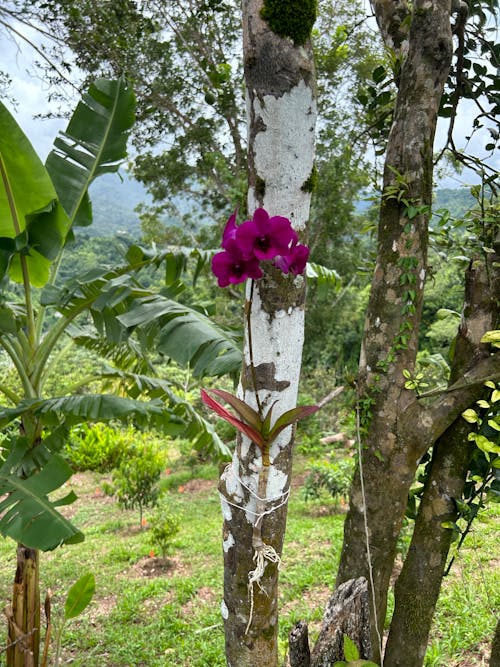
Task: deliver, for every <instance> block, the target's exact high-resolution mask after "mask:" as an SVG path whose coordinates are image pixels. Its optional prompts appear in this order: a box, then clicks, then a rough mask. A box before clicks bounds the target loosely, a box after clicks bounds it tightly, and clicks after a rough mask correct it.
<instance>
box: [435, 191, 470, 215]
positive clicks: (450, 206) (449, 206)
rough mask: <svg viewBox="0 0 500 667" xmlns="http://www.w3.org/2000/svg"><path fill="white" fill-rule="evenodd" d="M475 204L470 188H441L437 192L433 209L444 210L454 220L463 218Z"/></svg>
mask: <svg viewBox="0 0 500 667" xmlns="http://www.w3.org/2000/svg"><path fill="white" fill-rule="evenodd" d="M475 203H476V200H475V199H474V197H473V196H472V195H471V193H470V188H439V189H437V190H436V194H435V198H434V204H433V209H434V211H439V209H440V208H444V209H446V210H447V211H449V212H450V214H451V216H452V217H453V218H461V217H463V216H464V215H465V213H467V211H469V210H470V209H471V208H472V207H473V206H474V204H475Z"/></svg>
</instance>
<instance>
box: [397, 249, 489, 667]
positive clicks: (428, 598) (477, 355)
mask: <svg viewBox="0 0 500 667" xmlns="http://www.w3.org/2000/svg"><path fill="white" fill-rule="evenodd" d="M498 266H499V263H498V256H496V255H493V254H491V253H488V254H487V255H486V257H485V258H484V259H483V258H479V257H478V258H476V259H475V260H474V261H473V262H471V265H470V267H469V269H468V271H467V276H466V284H465V299H464V303H465V304H466V307H465V308H464V312H463V314H462V322H461V324H460V328H459V332H458V335H457V338H456V340H455V352H454V356H453V364H452V371H451V377H450V384H453V383H454V382H455V381H457V380H458V379H459V378H461V377H462V376H463V375H464V374H465V373H466V371H467V370H468V369H469V368H470V367H471V366H472V365H474V364H475V363H477V361H478V360H479V359H481V358H487V357H489V354H490V350H489V345H484V344H483V345H482V344H481V342H480V339H481V337H482V335H483V334H484V332H485V331H488V330H490V329H493V328H495V325H496V321H497V317H498V295H499V294H500V271H499V269H498ZM469 431H470V426H469V425H468V424H467V423H466V422H465V420H464V419H462V417H458V419H457V420H456V421H455V422H454V423H453V424H452V426H451V427H450V428H449V429H448V430H447V431H446V432H445V433H444V434H443V436H441V438H440V439H439V440H438V442H437V443H436V444H435V445H434V449H433V454H432V462H431V468H430V471H429V473H428V476H427V480H426V485H425V489H424V494H423V497H422V500H421V503H420V506H419V511H418V515H417V519H416V521H415V527H414V530H413V536H412V540H411V544H410V548H409V551H408V555H407V557H406V559H405V562H404V565H403V569H402V571H401V574H400V575H399V578H398V580H397V582H396V586H395V609H394V614H393V618H392V622H391V628H390V632H389V637H388V640H387V646H386V652H385V656H384V665H385V667H403V666H404V667H421V666H422V665H423V662H424V658H425V652H426V648H427V642H428V637H429V631H430V628H431V623H432V618H433V616H434V610H435V607H436V603H437V600H438V597H439V592H440V588H441V581H442V579H443V575H444V569H445V565H446V561H447V558H448V552H449V548H450V543H451V536H452V532H451V530H450V529H448V528H443V525H442V524H443V522H446V521H455V520H456V518H457V516H458V512H457V506H456V503H455V499H460V498H461V496H462V492H463V488H464V484H465V480H466V477H467V471H468V467H469V461H470V456H471V454H472V452H473V451H474V448H475V445H474V444H471V443H470V442H468V441H467V434H468V432H469Z"/></svg>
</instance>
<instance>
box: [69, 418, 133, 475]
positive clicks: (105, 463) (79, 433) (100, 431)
mask: <svg viewBox="0 0 500 667" xmlns="http://www.w3.org/2000/svg"><path fill="white" fill-rule="evenodd" d="M136 439H137V434H136V433H135V431H134V429H133V428H132V427H129V428H128V429H127V430H124V429H117V428H114V427H112V426H107V425H106V424H92V425H90V426H87V425H82V426H78V427H77V428H75V429H73V431H72V432H71V438H70V442H69V443H68V445H67V446H66V449H65V453H66V456H67V458H68V460H69V463H70V465H71V467H72V468H73V470H95V471H97V472H110V471H111V470H113V469H114V468H116V467H118V465H119V464H120V462H121V460H122V458H123V456H124V454H125V453H126V452H127V451H128V450H129V449H130V448H131V447H132V445H133V444H134V442H135V440H136Z"/></svg>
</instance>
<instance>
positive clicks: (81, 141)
mask: <svg viewBox="0 0 500 667" xmlns="http://www.w3.org/2000/svg"><path fill="white" fill-rule="evenodd" d="M134 109H135V98H134V94H133V92H132V90H131V88H130V87H129V86H128V84H127V83H126V82H125V80H124V79H123V78H121V79H118V80H115V81H112V80H109V79H98V80H97V81H96V82H95V83H93V84H92V85H91V86H90V88H89V91H88V93H87V94H85V95H84V96H83V98H82V100H81V101H80V102H79V104H78V106H77V107H76V109H75V112H74V114H73V116H72V118H71V120H70V122H69V124H68V127H67V128H66V132H63V133H61V134H60V135H59V136H58V137H57V139H56V140H55V142H54V149H53V150H52V152H51V153H50V154H49V156H48V158H47V162H46V167H47V170H48V172H49V174H50V176H51V178H52V182H53V183H54V186H55V188H56V191H57V193H58V195H59V199H60V201H61V203H62V205H63V207H64V210H65V211H66V212H67V214H68V216H69V218H70V220H71V224H72V225H73V224H74V225H80V226H87V225H90V224H91V222H92V210H91V205H90V199H89V196H88V188H89V186H90V184H91V183H92V181H93V180H94V178H96V177H97V176H100V175H101V174H105V173H109V172H115V171H117V170H118V167H119V165H120V162H121V161H123V160H124V159H125V158H126V156H127V140H128V136H129V132H130V129H131V127H132V125H133V123H134V119H135V118H134Z"/></svg>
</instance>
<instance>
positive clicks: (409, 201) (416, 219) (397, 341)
mask: <svg viewBox="0 0 500 667" xmlns="http://www.w3.org/2000/svg"><path fill="white" fill-rule="evenodd" d="M400 4H401V3H400ZM450 5H451V3H450V0H433V2H428V1H427V0H417V1H416V2H414V3H413V10H412V18H411V27H410V32H409V35H408V42H407V44H408V47H407V54H406V55H404V59H403V62H402V64H401V70H400V76H399V85H398V95H397V101H396V107H395V111H394V120H393V124H392V128H391V132H390V136H389V142H388V147H387V156H386V162H385V165H386V166H385V171H384V189H383V195H382V203H381V209H380V220H379V242H378V256H377V264H376V268H375V273H374V277H373V282H372V289H371V294H370V300H369V305H368V313H367V320H366V323H365V332H364V337H363V344H362V352H361V360H360V375H359V386H358V391H359V405H360V411H361V412H360V416H361V422H362V426H363V428H364V433H363V450H362V454H363V458H362V465H363V475H364V494H365V497H364V498H363V494H362V487H361V482H360V472H359V468H358V470H357V472H356V474H355V477H354V481H353V485H352V488H351V494H350V507H349V512H348V515H347V518H346V522H345V529H344V543H343V548H342V554H341V560H340V566H339V572H338V577H337V584H340V583H342V582H344V581H346V580H347V579H349V578H352V577H359V576H364V577H366V578H367V579H368V581H370V576H371V575H370V568H369V566H368V562H367V556H366V552H367V549H366V535H365V519H364V512H365V511H366V515H367V521H368V526H369V546H370V561H371V568H372V577H373V585H374V591H373V594H374V601H375V609H372V614H373V618H374V620H375V622H376V627H374V632H373V636H372V639H373V646H374V655H375V660H376V661H377V660H378V661H379V660H380V655H379V652H380V644H381V637H380V635H381V633H382V629H383V626H384V620H385V613H386V606H387V591H388V586H389V579H390V575H391V572H392V567H393V562H394V558H395V553H396V542H397V537H398V534H399V531H400V528H401V522H402V518H403V515H404V512H405V508H406V502H407V496H408V491H409V488H410V485H411V483H412V481H413V477H414V473H415V470H416V465H417V461H418V458H419V456H420V455H421V454H422V453H423V452H422V448H423V450H424V451H425V449H426V447H427V444H426V445H424V446H423V445H422V443H415V442H413V441H412V437H411V434H410V439H408V438H407V437H406V436H407V435H408V434H405V435H403V434H402V433H401V428H400V425H401V422H403V421H404V419H405V410H406V409H407V408H408V405H409V404H410V403H411V402H412V401H414V400H415V397H414V394H413V393H412V392H410V391H408V390H406V389H405V388H404V383H405V378H404V376H403V370H409V371H410V372H411V371H412V370H413V368H414V364H415V358H416V353H417V343H418V329H419V323H420V319H421V310H422V299H423V289H424V284H425V276H426V270H427V227H428V220H429V215H430V206H431V200H432V169H433V165H432V149H433V142H434V133H435V128H436V121H437V112H438V109H439V103H440V99H441V95H442V92H443V88H444V84H445V81H446V78H447V75H448V72H449V68H450V63H451V57H452V50H453V49H452V35H451V27H450V12H451V6H450ZM389 6H390V7H392V6H393V3H378V4H377V5H376V7H375V8H376V10H377V7H378V11H379V12H380V11H382V12H383V11H385V9H386V8H387V7H389ZM379 24H380V21H379ZM402 41H403V40H401V39H400V40H399V43H402ZM404 52H405V51H403V53H404ZM415 210H416V211H417V213H416V214H415ZM381 480H384V481H383V483H381ZM374 626H375V624H374Z"/></svg>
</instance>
